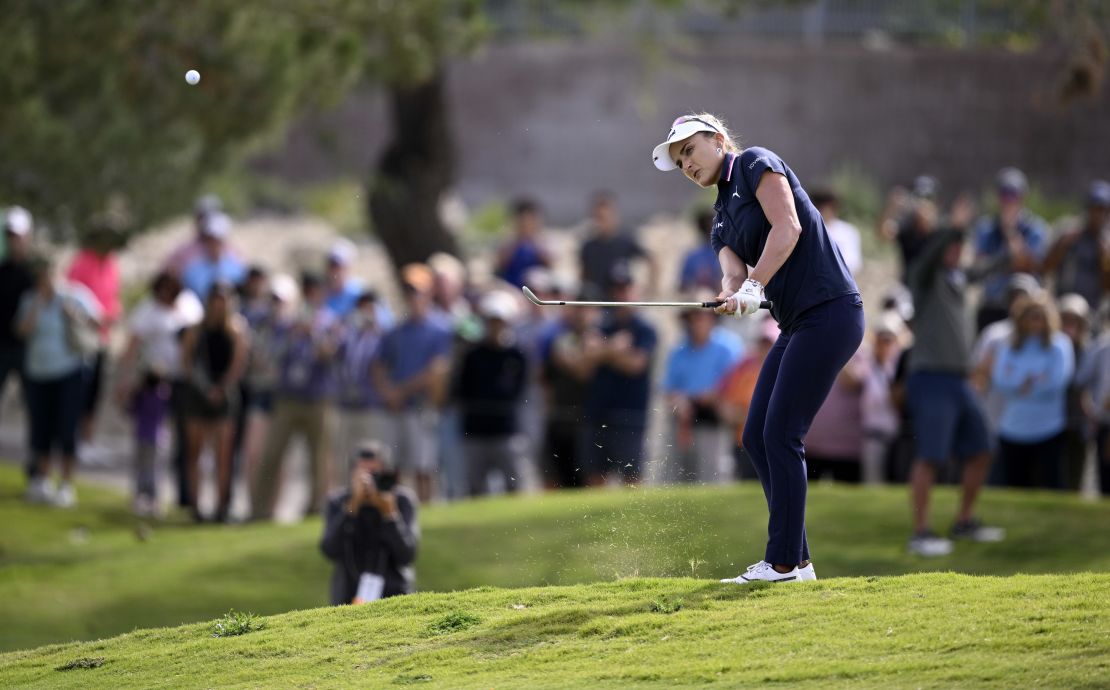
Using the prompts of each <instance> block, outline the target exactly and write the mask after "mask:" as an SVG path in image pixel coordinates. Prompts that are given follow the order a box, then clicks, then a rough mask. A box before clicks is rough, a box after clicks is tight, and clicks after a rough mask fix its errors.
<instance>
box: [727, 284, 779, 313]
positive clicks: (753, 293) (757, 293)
mask: <svg viewBox="0 0 1110 690" xmlns="http://www.w3.org/2000/svg"><path fill="white" fill-rule="evenodd" d="M770 308H771V303H770V302H768V301H766V300H764V299H763V286H762V285H760V284H759V283H758V282H757V281H755V280H752V279H751V278H748V279H747V280H745V281H744V284H743V285H741V286H740V289H739V290H737V291H736V292H734V293H733V294H732V295H731V296H730V297H728V298H725V299H723V300H721V306H720V307H718V308H717V312H718V313H720V314H734V315H736V316H751V315H752V314H754V313H756V312H757V311H759V310H760V309H770Z"/></svg>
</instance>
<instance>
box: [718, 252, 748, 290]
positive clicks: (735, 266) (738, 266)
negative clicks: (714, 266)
mask: <svg viewBox="0 0 1110 690" xmlns="http://www.w3.org/2000/svg"><path fill="white" fill-rule="evenodd" d="M717 260H718V261H720V262H721V273H723V274H724V277H723V278H722V279H721V291H722V292H724V293H727V294H729V295H731V294H732V293H734V292H736V291H737V290H739V289H740V286H741V285H743V284H744V281H745V280H747V279H748V267H747V266H746V265H744V262H743V261H741V260H740V257H739V256H737V255H736V252H734V251H732V249H730V248H729V247H727V246H725V247H721V251H719V252H717Z"/></svg>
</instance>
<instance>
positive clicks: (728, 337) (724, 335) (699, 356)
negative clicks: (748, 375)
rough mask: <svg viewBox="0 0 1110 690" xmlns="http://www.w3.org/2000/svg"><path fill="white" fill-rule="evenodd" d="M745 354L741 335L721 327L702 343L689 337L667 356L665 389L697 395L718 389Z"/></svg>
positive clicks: (665, 390) (668, 391) (667, 391)
mask: <svg viewBox="0 0 1110 690" xmlns="http://www.w3.org/2000/svg"><path fill="white" fill-rule="evenodd" d="M743 355H744V345H743V343H742V342H741V340H740V338H739V337H738V336H737V335H735V334H734V333H731V332H729V331H726V330H724V329H723V328H720V327H717V328H714V329H713V330H712V332H711V333H710V334H709V339H708V340H707V341H706V342H704V343H703V344H701V345H700V346H699V345H695V344H694V343H693V342H692V341H691V340H690V338H689V337H686V338H684V339H683V340H682V342H680V343H679V344H678V345H677V346H676V347H675V348H674V349H673V350H671V353H670V356H669V357H668V358H667V368H666V371H665V373H664V374H663V392H665V393H681V394H683V395H690V396H697V395H702V394H705V393H709V392H711V391H714V390H716V389H717V387H718V386H719V385H720V383H721V381H722V380H724V377H725V374H727V373H728V371H729V370H730V369H731V368H732V366H733V365H734V364H736V362H738V361H740V358H741V357H742V356H743Z"/></svg>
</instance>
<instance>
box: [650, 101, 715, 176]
mask: <svg viewBox="0 0 1110 690" xmlns="http://www.w3.org/2000/svg"><path fill="white" fill-rule="evenodd" d="M720 131H721V130H719V129H717V126H716V125H713V124H710V123H709V122H707V121H705V120H702V119H701V118H698V117H694V116H692V115H683V116H682V117H680V118H678V119H676V120H675V121H674V123H673V124H672V125H671V131H670V132H667V138H666V140H665V141H664V142H663V143H662V144H659V145H658V146H656V147H655V148H654V149H653V150H652V152H651V158H652V160H654V161H655V167H657V168H659V169H660V170H664V171H666V170H674V169H675V168H677V167H678V166H677V165H675V164H674V161H673V160H671V154H670V153H669V152H668V149H669V148H670V146H671V144H673V143H675V142H676V141H682V140H683V139H687V138H689V137H690V136H692V135H694V134H697V133H698V132H713V133H714V134H717V133H720Z"/></svg>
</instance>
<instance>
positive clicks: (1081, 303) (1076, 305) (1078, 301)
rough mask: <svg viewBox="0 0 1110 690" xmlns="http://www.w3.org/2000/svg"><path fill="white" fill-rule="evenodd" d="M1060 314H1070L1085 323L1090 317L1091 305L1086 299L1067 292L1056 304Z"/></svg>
mask: <svg viewBox="0 0 1110 690" xmlns="http://www.w3.org/2000/svg"><path fill="white" fill-rule="evenodd" d="M1056 306H1057V308H1058V309H1059V311H1060V313H1061V314H1071V315H1072V316H1078V317H1079V318H1081V319H1083V320H1084V321H1086V320H1087V319H1088V318H1089V317H1090V315H1091V305H1090V304H1089V303H1088V302H1087V298H1085V297H1084V296H1083V295H1078V294H1076V293H1074V292H1069V293H1068V294H1066V295H1064V296H1063V297H1061V298H1060V299H1059V301H1058V302H1057V303H1056Z"/></svg>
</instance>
